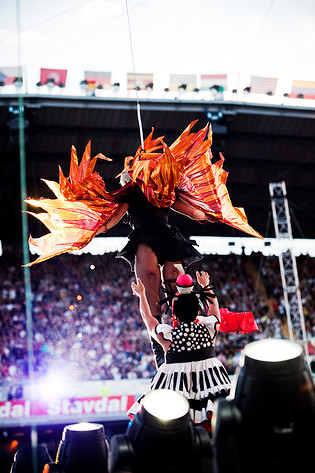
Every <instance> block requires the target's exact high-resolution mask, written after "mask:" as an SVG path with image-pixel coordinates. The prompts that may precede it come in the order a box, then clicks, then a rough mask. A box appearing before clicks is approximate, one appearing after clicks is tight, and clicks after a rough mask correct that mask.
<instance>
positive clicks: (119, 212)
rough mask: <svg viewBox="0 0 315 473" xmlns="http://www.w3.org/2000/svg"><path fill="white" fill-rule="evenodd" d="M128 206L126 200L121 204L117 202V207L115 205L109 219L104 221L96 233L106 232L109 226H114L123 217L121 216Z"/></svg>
mask: <svg viewBox="0 0 315 473" xmlns="http://www.w3.org/2000/svg"><path fill="white" fill-rule="evenodd" d="M128 207H129V205H128V204H127V203H126V202H122V203H121V204H119V207H117V209H116V210H115V212H114V213H113V215H112V216H111V217H110V219H109V220H107V222H106V223H104V224H103V225H102V226H101V228H100V229H99V230H98V232H97V235H98V234H99V233H103V232H106V231H107V230H109V229H110V228H112V227H114V226H115V225H116V224H117V223H118V222H119V221H120V220H121V219H122V218H123V216H124V215H125V213H126V212H127V210H128Z"/></svg>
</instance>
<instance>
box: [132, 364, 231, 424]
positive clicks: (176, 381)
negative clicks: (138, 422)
mask: <svg viewBox="0 0 315 473" xmlns="http://www.w3.org/2000/svg"><path fill="white" fill-rule="evenodd" d="M230 387H231V382H230V379H229V375H228V373H227V371H226V369H225V368H224V366H223V365H222V363H221V361H220V360H218V359H217V358H215V357H214V358H207V359H206V360H201V361H190V362H183V363H170V364H168V363H163V365H161V366H160V368H159V369H158V371H157V372H156V374H155V376H154V378H153V379H152V381H151V386H150V389H151V390H153V389H172V390H173V391H177V392H179V393H181V394H182V395H183V396H184V397H185V398H186V399H187V400H188V402H189V405H190V415H191V418H192V421H193V422H194V423H195V424H200V423H201V422H203V421H205V420H208V419H209V414H210V413H212V412H213V403H214V400H215V399H216V398H218V397H226V396H227V395H228V394H229V393H230ZM145 394H146V393H145ZM145 394H144V395H145ZM144 395H142V396H141V397H140V398H139V399H138V401H136V402H135V403H134V405H133V406H132V407H131V408H130V409H129V411H128V414H129V415H135V414H136V413H137V412H138V411H139V409H140V406H141V399H142V398H143V396H144Z"/></svg>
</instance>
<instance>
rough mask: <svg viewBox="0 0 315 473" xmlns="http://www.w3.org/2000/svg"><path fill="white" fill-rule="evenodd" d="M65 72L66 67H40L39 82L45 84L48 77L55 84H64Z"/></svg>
mask: <svg viewBox="0 0 315 473" xmlns="http://www.w3.org/2000/svg"><path fill="white" fill-rule="evenodd" d="M67 72H68V71H67V70H66V69H41V70H40V82H41V83H42V84H46V83H47V80H48V79H53V80H54V83H55V85H59V84H63V85H66V80H67Z"/></svg>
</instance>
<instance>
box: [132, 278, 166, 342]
mask: <svg viewBox="0 0 315 473" xmlns="http://www.w3.org/2000/svg"><path fill="white" fill-rule="evenodd" d="M131 290H132V293H133V294H134V295H135V296H138V297H139V310H140V314H141V317H142V320H143V322H144V324H145V326H146V328H147V330H148V333H149V335H150V336H151V337H153V338H154V339H155V340H156V341H157V342H159V343H160V345H162V347H163V348H164V350H165V351H167V350H168V348H169V345H170V343H169V341H167V340H164V339H163V336H162V335H159V334H157V333H156V331H155V327H156V326H157V325H158V324H159V323H158V321H157V320H156V318H155V317H153V316H152V314H151V310H150V307H149V304H148V300H147V296H146V293H145V287H144V285H143V284H142V281H141V280H140V279H139V278H137V283H135V282H134V281H133V282H132V283H131Z"/></svg>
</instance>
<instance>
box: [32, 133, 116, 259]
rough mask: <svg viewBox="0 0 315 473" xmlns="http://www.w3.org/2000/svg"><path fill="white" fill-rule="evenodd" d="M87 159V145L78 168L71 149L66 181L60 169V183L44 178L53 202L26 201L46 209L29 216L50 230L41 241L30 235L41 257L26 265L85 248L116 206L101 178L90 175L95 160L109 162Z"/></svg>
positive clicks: (89, 149) (46, 200) (100, 156)
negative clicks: (53, 197)
mask: <svg viewBox="0 0 315 473" xmlns="http://www.w3.org/2000/svg"><path fill="white" fill-rule="evenodd" d="M90 156H91V143H90V142H89V143H88V144H87V146H86V148H85V151H84V154H83V158H82V160H81V163H80V165H79V164H78V158H77V154H76V150H75V148H74V147H72V150H71V163H70V172H69V178H68V179H67V178H65V176H64V175H63V172H62V170H61V168H59V184H58V183H57V182H54V181H47V180H45V179H43V181H44V182H45V183H46V184H47V186H48V187H49V188H50V189H51V190H52V192H53V193H54V194H55V196H56V199H38V200H35V199H27V200H26V202H27V203H28V204H30V205H33V206H34V207H38V208H42V209H43V210H45V212H44V213H34V212H28V213H29V214H31V215H33V216H34V217H36V218H37V219H38V220H40V221H41V222H42V223H43V224H44V225H45V226H46V227H47V228H48V230H49V231H50V233H48V234H47V235H44V236H42V237H40V238H35V239H34V238H32V236H30V239H29V243H30V244H31V245H34V246H37V247H38V248H39V249H40V251H41V255H40V257H38V258H37V259H36V260H35V261H33V262H31V263H30V264H29V266H31V265H33V264H35V263H39V262H41V261H45V260H47V259H49V258H51V257H53V256H57V255H60V254H62V253H67V252H69V251H73V250H77V249H81V248H84V247H85V246H86V245H87V244H88V243H89V242H90V241H91V240H92V239H93V238H94V236H95V235H96V233H97V231H98V230H99V229H100V227H101V226H102V225H103V224H104V223H105V222H107V220H108V219H109V218H110V217H111V216H112V215H113V213H114V212H115V210H116V208H117V207H118V204H117V202H115V198H114V193H109V192H107V191H106V188H105V183H104V181H103V180H102V178H101V177H100V176H99V174H97V173H96V172H93V171H94V167H95V164H96V161H97V159H99V158H100V159H105V160H108V161H110V159H109V158H106V157H105V156H104V155H102V154H98V155H97V156H96V157H94V158H93V159H92V160H91V159H90Z"/></svg>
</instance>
